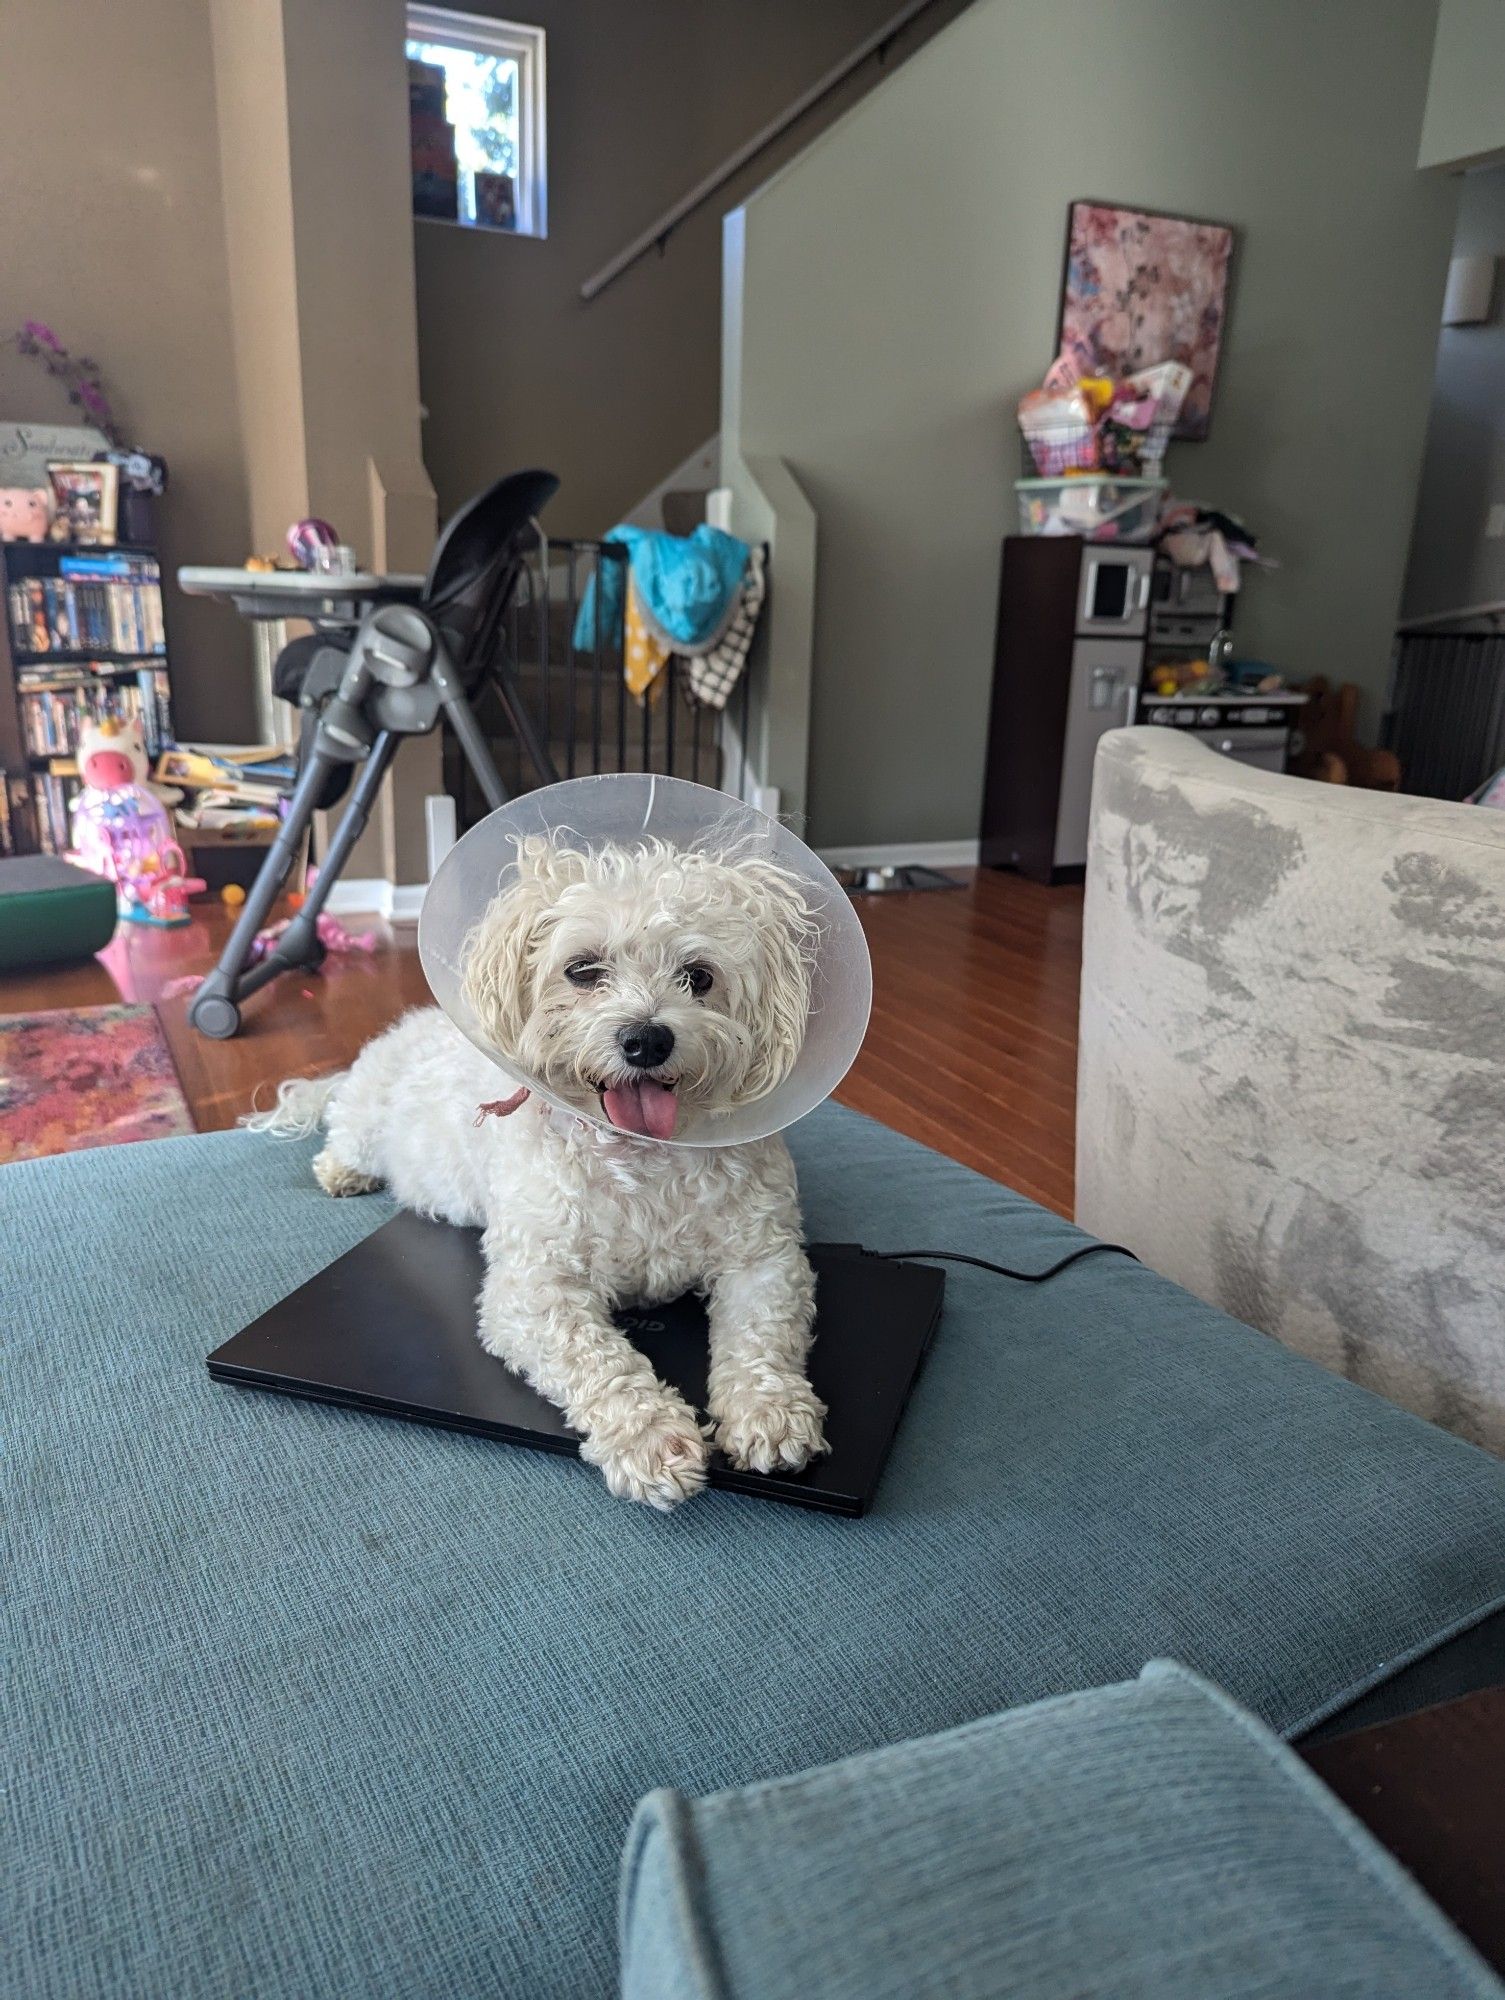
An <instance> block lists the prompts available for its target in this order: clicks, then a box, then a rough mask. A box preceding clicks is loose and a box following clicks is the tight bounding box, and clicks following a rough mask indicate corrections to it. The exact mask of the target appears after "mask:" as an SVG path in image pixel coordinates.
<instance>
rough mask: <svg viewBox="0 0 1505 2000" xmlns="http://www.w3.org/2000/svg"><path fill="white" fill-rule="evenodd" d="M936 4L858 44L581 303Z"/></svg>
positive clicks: (600, 274)
mask: <svg viewBox="0 0 1505 2000" xmlns="http://www.w3.org/2000/svg"><path fill="white" fill-rule="evenodd" d="M935 4H936V0H909V4H908V5H907V6H904V7H901V8H900V9H899V11H898V13H897V14H894V15H891V16H890V18H889V19H888V20H887V21H885V22H884V23H883V26H882V27H881V28H876V29H874V31H873V33H872V34H870V35H869V36H867V38H866V39H865V40H864V41H861V42H859V43H858V44H857V46H856V48H855V49H853V50H852V51H851V53H850V54H849V55H846V56H843V58H842V60H841V61H840V62H839V63H836V64H835V65H834V66H833V67H832V68H831V69H828V70H827V71H826V73H825V75H824V76H821V77H818V78H817V79H816V81H815V82H814V83H812V84H811V85H810V87H809V89H808V90H803V91H801V92H800V94H799V96H798V97H796V98H795V99H794V100H793V102H792V103H790V104H788V105H786V106H785V107H784V109H783V110H782V111H781V112H780V113H779V115H778V117H777V118H774V119H771V120H770V121H769V123H768V124H766V125H765V126H763V128H762V129H761V130H760V131H757V132H755V133H754V134H753V136H752V137H751V138H750V139H749V140H747V141H746V142H745V143H744V144H743V145H741V146H739V147H738V148H737V150H736V151H735V152H734V153H728V155H727V156H726V158H725V159H724V160H723V161H722V162H721V165H720V166H719V167H717V168H716V169H715V170H714V171H713V172H712V173H709V174H707V175H706V176H705V178H704V180H700V181H697V182H696V183H695V185H694V187H692V188H691V189H690V191H689V193H688V194H685V195H681V196H680V198H679V200H678V201H677V202H675V203H674V205H673V207H672V208H666V209H665V210H664V212H663V214H662V215H661V216H660V217H659V218H658V220H657V221H656V222H654V223H652V224H650V226H649V227H648V228H647V229H645V230H644V231H643V232H642V234H641V235H640V236H634V237H633V239H632V241H631V242H630V243H629V244H628V245H627V247H626V248H625V249H624V250H619V251H618V252H617V254H616V256H615V257H613V258H611V259H610V260H609V261H608V262H607V263H605V264H603V265H602V266H601V268H600V270H599V271H596V272H595V273H593V275H592V276H591V277H589V278H587V279H586V281H585V283H584V284H583V285H582V286H581V287H580V296H581V298H582V299H584V300H586V301H587V302H589V301H590V300H591V299H594V298H597V297H599V295H600V294H601V293H602V292H604V291H605V290H606V287H607V286H608V285H610V284H613V283H615V281H616V280H617V279H618V278H620V277H621V275H622V273H623V272H624V271H629V270H631V268H632V266H633V265H634V264H636V263H637V261H638V260H639V258H641V257H646V256H647V254H648V252H649V251H650V250H652V249H654V248H655V247H661V246H662V245H663V244H664V243H666V242H667V241H668V239H669V237H670V236H671V235H672V234H673V233H674V231H675V230H676V229H677V228H678V227H679V225H680V223H682V222H683V221H684V219H685V217H686V216H688V215H693V214H694V212H695V210H696V209H697V208H699V207H700V205H701V204H702V202H707V201H709V200H710V198H711V196H712V195H713V194H715V193H716V192H717V190H718V189H719V188H723V187H725V185H726V183H727V182H728V181H729V180H731V179H732V177H733V176H734V175H735V174H739V173H740V172H741V171H742V169H743V168H744V167H745V166H746V165H747V163H748V162H749V160H754V159H756V158H757V156H758V154H759V153H761V152H762V151H763V150H764V149H765V148H766V147H768V146H771V145H772V144H773V143H774V141H775V140H776V139H781V138H782V137H783V135H784V134H785V133H786V132H787V131H788V130H789V128H790V126H791V125H793V124H795V123H796V122H797V121H798V120H799V119H801V118H803V117H804V115H805V113H806V112H807V111H809V110H811V109H813V107H814V106H815V105H817V104H819V103H820V101H821V99H822V98H823V97H829V95H830V94H831V92H832V91H833V90H835V89H836V87H837V86H838V85H839V84H842V83H845V82H846V80H847V78H848V77H849V76H850V75H851V74H852V72H853V70H857V69H861V67H862V65H863V64H864V63H865V62H866V61H867V59H868V57H869V56H871V55H874V54H877V55H879V56H880V57H881V55H882V54H883V52H885V51H886V49H887V47H888V44H889V43H890V42H891V41H893V40H894V38H895V37H896V36H897V35H900V34H902V33H903V32H904V30H905V29H906V28H907V27H908V26H909V24H910V22H911V21H913V20H914V19H916V17H917V16H919V15H921V14H923V13H925V12H927V10H928V9H929V8H931V7H933V6H935Z"/></svg>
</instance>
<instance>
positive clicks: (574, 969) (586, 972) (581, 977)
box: [564, 958, 606, 987]
mask: <svg viewBox="0 0 1505 2000" xmlns="http://www.w3.org/2000/svg"><path fill="white" fill-rule="evenodd" d="M564 976H565V978H566V979H567V980H568V981H569V982H570V984H571V986H584V987H591V986H599V985H600V984H601V982H602V980H603V979H605V977H606V967H605V966H604V965H603V964H602V963H601V961H600V960H599V959H597V958H576V959H572V960H571V962H570V963H569V964H568V965H567V966H566V967H565V968H564Z"/></svg>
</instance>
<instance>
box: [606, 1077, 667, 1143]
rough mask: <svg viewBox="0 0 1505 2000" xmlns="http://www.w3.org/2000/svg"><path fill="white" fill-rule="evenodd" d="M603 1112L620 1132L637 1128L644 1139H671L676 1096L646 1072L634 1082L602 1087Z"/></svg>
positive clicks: (635, 1130) (636, 1130) (637, 1131)
mask: <svg viewBox="0 0 1505 2000" xmlns="http://www.w3.org/2000/svg"><path fill="white" fill-rule="evenodd" d="M601 1102H602V1103H603V1104H604V1105H605V1107H606V1115H607V1117H608V1118H609V1119H610V1120H611V1122H612V1124H613V1125H615V1126H616V1128H617V1130H618V1131H619V1132H636V1133H637V1134H638V1135H639V1137H640V1138H644V1139H672V1138H673V1137H674V1122H675V1120H676V1119H677V1118H678V1116H679V1100H678V1098H677V1097H676V1096H675V1095H674V1092H673V1091H672V1090H666V1089H665V1087H664V1086H663V1084H661V1083H655V1082H654V1081H653V1078H652V1077H651V1076H645V1077H643V1078H642V1080H641V1081H640V1082H637V1083H614V1084H613V1085H612V1086H611V1088H610V1089H609V1090H607V1091H603V1093H602V1096H601Z"/></svg>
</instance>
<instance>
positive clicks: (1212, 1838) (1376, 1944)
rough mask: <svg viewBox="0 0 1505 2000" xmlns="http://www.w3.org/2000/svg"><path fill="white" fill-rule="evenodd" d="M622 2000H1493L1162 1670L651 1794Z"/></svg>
mask: <svg viewBox="0 0 1505 2000" xmlns="http://www.w3.org/2000/svg"><path fill="white" fill-rule="evenodd" d="M621 1929H622V2000H807V1996H809V1995H811V1994H819V1995H820V2000H914V1996H915V1995H917V1994H928V1993H933V1994H942V1993H943V1994H945V1995H946V1996H947V2000H998V1996H1000V1995H1003V1994H1007V1995H1009V1996H1010V2000H1093V1997H1094V1996H1100V2000H1208V1996H1209V1995H1216V1996H1217V2000H1312V1996H1313V1995H1314V1994H1321V1995H1323V1996H1324V2000H1417V1996H1418V1995H1421V1994H1425V1995H1426V1996H1427V2000H1505V1987H1502V1986H1501V1985H1500V1983H1499V1981H1498V1980H1497V1979H1496V1978H1495V1976H1494V1974H1493V1973H1492V1972H1491V1971H1490V1970H1489V1968H1488V1967H1487V1966H1486V1965H1485V1964H1484V1963H1483V1961H1482V1960H1480V1959H1479V1958H1478V1957H1477V1956H1476V1954H1475V1953H1474V1951H1473V1950H1472V1948H1471V1947H1470V1946H1469V1945H1467V1944H1466V1943H1465V1942H1464V1941H1463V1939H1462V1938H1460V1937H1459V1936H1458V1934H1457V1932H1456V1931H1454V1930H1453V1928H1452V1926H1451V1925H1450V1924H1448V1923H1447V1922H1446V1920H1445V1919H1444V1918H1443V1917H1442V1916H1441V1915H1440V1913H1439V1912H1438V1911H1437V1909H1436V1908H1435V1906H1434V1905H1433V1904H1432V1903H1431V1902H1430V1901H1429V1900H1428V1899H1427V1897H1426V1896H1424V1895H1423V1894H1422V1892H1421V1891H1420V1890H1419V1889H1418V1888H1417V1886H1416V1884H1415V1883H1414V1882H1413V1881H1412V1880H1411V1879H1410V1877H1409V1876H1408V1875H1406V1873H1405V1872H1404V1870H1403V1869H1401V1868H1400V1867H1399V1866H1398V1865H1397V1863H1396V1862H1394V1861H1392V1860H1391V1858H1390V1857H1389V1855H1387V1854H1386V1853H1385V1852H1384V1850H1383V1849H1382V1848H1380V1847H1379V1846H1378V1845H1377V1844H1376V1843H1375V1841H1374V1840H1372V1839H1371V1837H1370V1836H1369V1834H1368V1833H1367V1832H1366V1831H1365V1829H1364V1828H1363V1827H1362V1826H1360V1825H1359V1823H1358V1821H1357V1820H1355V1819H1354V1818H1353V1817H1352V1816H1351V1814H1350V1813H1349V1812H1348V1811H1347V1810H1346V1808H1344V1807H1343V1806H1341V1805H1340V1804H1339V1803H1338V1801H1337V1800H1336V1799H1335V1798H1334V1797H1333V1795H1332V1794H1331V1792H1329V1791H1328V1790H1327V1788H1326V1786H1325V1785H1323V1784H1321V1783H1320V1782H1319V1780H1317V1779H1316V1778H1314V1777H1313V1776H1312V1774H1311V1773H1310V1772H1309V1771H1308V1770H1307V1769H1306V1767H1305V1765H1304V1764H1302V1763H1301V1761H1300V1759H1299V1758H1297V1757H1296V1756H1295V1754H1294V1753H1293V1752H1292V1751H1289V1750H1287V1749H1286V1748H1285V1746H1284V1745H1283V1744H1282V1743H1281V1742H1280V1741H1279V1739H1278V1738H1277V1737H1275V1736H1272V1735H1271V1734H1270V1732H1269V1731H1268V1730H1266V1729H1265V1728H1264V1727H1263V1726H1262V1725H1261V1724H1260V1723H1258V1722H1256V1721H1255V1720H1254V1719H1253V1718H1252V1717H1251V1716H1249V1715H1248V1714H1247V1713H1245V1712H1244V1711H1243V1710H1241V1709H1238V1708H1236V1707H1235V1706H1234V1705H1233V1703H1232V1702H1230V1701H1229V1700H1228V1699H1227V1697H1226V1696H1225V1695H1222V1694H1220V1693H1219V1692H1218V1691H1217V1690H1216V1689H1215V1688H1213V1687H1211V1686H1210V1685H1209V1684H1208V1683H1207V1682H1205V1681H1203V1680H1200V1679H1198V1678H1197V1677H1196V1676H1195V1675H1192V1674H1189V1673H1187V1672H1186V1671H1185V1669H1183V1668H1181V1667H1177V1666H1172V1665H1170V1664H1168V1663H1165V1662H1160V1663H1157V1664H1155V1665H1152V1666H1149V1667H1147V1668H1146V1669H1145V1671H1144V1674H1143V1676H1142V1677H1141V1679H1139V1680H1138V1681H1132V1682H1130V1683H1129V1684H1128V1685H1126V1686H1119V1687H1107V1688H1101V1689H1098V1690H1096V1691H1094V1692H1091V1693H1086V1694H1075V1695H1063V1696H1061V1697H1059V1698H1058V1699H1057V1700H1055V1701H1048V1702H1041V1703H1039V1704H1038V1705H1036V1706H1034V1707H1031V1708H1023V1709H1016V1710H1015V1711H1014V1712H1013V1713H1012V1714H1009V1715H1000V1716H994V1717H993V1718H991V1719H990V1720H988V1721H986V1722H975V1723H971V1724H969V1725H967V1726H966V1727H965V1728H962V1729H953V1730H950V1731H948V1732H947V1733H946V1734H945V1735H942V1736H932V1737H929V1738H926V1739H925V1740H923V1741H921V1742H918V1743H902V1744H899V1745H897V1746H896V1747H894V1748H892V1749H887V1750H875V1751H872V1752H870V1753H869V1754H868V1755H867V1756H865V1757H853V1758H850V1759H848V1760H847V1761H846V1762H845V1763H841V1764H833V1765H828V1766H827V1767H826V1768H825V1769H824V1770H818V1771H807V1772H805V1773H804V1774H803V1775H802V1776H799V1777H794V1778H781V1779H776V1780H774V1781H773V1782H772V1783H771V1784H765V1785H754V1786H750V1787H747V1788H745V1789H743V1790H739V1791H732V1792H723V1793H720V1794H719V1795H718V1796H716V1797H714V1798H709V1799H700V1800H690V1799H685V1798H683V1797H682V1796H681V1795H680V1794H678V1793H675V1792H655V1793H654V1794H653V1795H652V1796H651V1797H649V1798H647V1799H645V1800H644V1801H643V1804H642V1806H641V1807H640V1809H639V1811H638V1815H637V1818H636V1820H635V1821H634V1823H633V1828H632V1833H631V1835H630V1837H629V1839H628V1842H627V1852H626V1856H625V1859H624V1861H623V1866H622V1906H621Z"/></svg>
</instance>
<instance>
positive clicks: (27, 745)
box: [0, 541, 173, 854]
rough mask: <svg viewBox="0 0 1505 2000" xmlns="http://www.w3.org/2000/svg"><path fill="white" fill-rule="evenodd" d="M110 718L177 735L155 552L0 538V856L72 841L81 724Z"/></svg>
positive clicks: (160, 736)
mask: <svg viewBox="0 0 1505 2000" xmlns="http://www.w3.org/2000/svg"><path fill="white" fill-rule="evenodd" d="M106 715H115V716H119V717H121V718H122V719H124V720H127V721H139V722H140V723H141V725H142V728H143V732H144V734H145V737H146V747H147V751H148V754H149V755H151V756H153V757H155V755H156V754H157V751H158V750H159V749H160V748H161V747H162V746H163V745H164V744H165V743H170V742H171V741H172V740H173V733H172V703H171V684H170V681H169V677H168V664H167V627H166V622H165V618H164V613H163V600H162V570H161V564H160V562H159V561H158V558H157V552H156V550H155V549H154V548H152V547H150V546H149V545H148V544H146V543H144V542H114V543H110V544H94V543H89V544H85V543H78V542H13V541H0V770H3V777H0V853H3V854H36V853H41V854H56V853H61V852H62V851H63V850H64V848H66V846H67V844H68V812H69V808H70V806H71V804H72V801H73V797H74V795H75V794H76V792H77V790H78V776H77V767H76V765H75V764H74V761H73V751H74V748H75V746H76V744H77V741H78V728H79V724H80V722H81V721H83V720H86V719H88V718H90V717H94V718H99V717H103V716H106Z"/></svg>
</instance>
